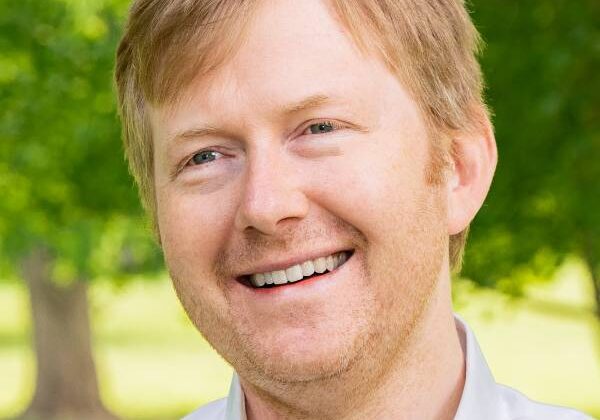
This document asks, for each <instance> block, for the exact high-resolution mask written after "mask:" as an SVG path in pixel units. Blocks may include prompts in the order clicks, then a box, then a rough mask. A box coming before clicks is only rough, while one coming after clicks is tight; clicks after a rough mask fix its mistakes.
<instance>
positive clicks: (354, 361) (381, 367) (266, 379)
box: [171, 209, 447, 418]
mask: <svg viewBox="0 0 600 420" xmlns="http://www.w3.org/2000/svg"><path fill="white" fill-rule="evenodd" d="M421 215H422V216H423V215H424V216H423V217H424V218H425V219H428V220H420V221H417V223H415V225H417V228H416V229H415V230H414V231H410V230H409V231H408V232H406V231H405V232H402V234H401V235H399V237H398V238H397V239H396V240H393V241H390V246H389V247H388V248H387V249H382V250H380V251H379V253H380V254H379V255H369V256H367V258H365V261H364V264H363V272H364V273H365V275H366V277H367V283H368V284H369V285H370V284H371V283H372V282H393V283H394V284H393V285H391V284H388V285H387V286H385V287H381V288H379V289H378V290H380V291H381V292H380V293H379V295H375V296H374V297H373V299H372V300H371V301H369V302H368V304H366V305H365V306H364V309H365V310H363V312H362V313H360V314H356V315H357V316H358V318H359V319H358V320H357V321H358V322H360V321H362V322H363V326H362V328H361V329H360V330H359V331H358V333H357V334H356V335H355V337H354V338H353V340H351V342H350V344H349V345H347V346H346V347H344V348H340V349H339V350H340V351H339V352H337V353H334V354H327V355H325V357H324V358H323V359H321V360H315V361H313V363H311V364H310V365H304V366H299V365H297V364H294V363H293V362H292V363H289V362H285V361H283V362H282V363H273V360H269V358H268V356H265V354H264V352H261V349H260V348H257V347H256V346H255V344H254V343H255V342H256V337H253V336H252V334H249V333H248V332H247V330H242V328H241V327H242V326H241V325H239V323H236V322H235V321H234V320H235V318H234V317H235V314H234V313H233V312H232V311H231V309H230V308H223V307H218V305H213V302H210V301H207V300H206V299H202V297H201V296H200V294H199V292H198V291H197V289H196V288H197V284H198V282H197V281H196V282H194V281H193V280H192V283H191V284H186V283H185V281H184V280H183V279H181V278H178V276H177V275H175V273H174V272H173V271H171V277H172V279H173V284H174V287H175V290H176V292H177V295H178V297H179V299H180V300H181V302H182V304H183V306H184V308H185V309H186V312H187V313H188V315H189V317H190V319H191V320H192V322H193V323H194V324H195V325H196V327H197V328H198V330H199V331H200V332H201V333H202V334H203V335H204V336H205V338H206V339H207V341H208V342H209V343H211V345H212V346H213V347H214V348H215V349H216V350H217V352H219V353H220V354H221V356H222V357H224V358H225V360H227V361H228V362H229V363H230V364H231V365H232V366H233V367H234V368H235V369H236V371H237V372H238V374H239V375H240V377H241V378H243V382H244V383H245V384H248V385H249V386H251V387H252V389H253V390H254V391H255V392H256V393H257V394H260V395H262V397H263V398H264V399H265V400H270V401H271V402H272V404H274V405H276V406H279V409H280V411H281V412H288V413H289V414H290V418H291V415H292V413H296V414H298V413H302V412H304V413H305V415H306V416H307V417H314V416H315V415H316V416H317V417H321V418H328V417H329V416H330V415H331V416H333V417H335V416H336V415H339V413H340V410H341V409H342V408H343V409H346V410H349V409H351V408H352V407H353V406H358V405H360V404H362V402H364V401H365V400H367V399H368V398H369V397H370V396H371V395H372V394H373V392H375V391H376V389H377V387H378V385H379V384H381V383H382V382H383V381H384V380H385V377H386V375H388V374H389V372H390V371H391V370H393V369H396V370H398V369H400V370H402V369H403V365H405V364H407V363H410V360H408V359H407V355H408V349H409V348H410V346H411V342H412V337H413V336H414V335H415V333H416V332H417V331H418V330H419V329H420V327H421V324H422V320H423V318H424V315H425V313H426V311H427V309H428V307H429V306H430V303H431V301H432V297H433V295H434V293H435V290H436V286H437V283H438V279H439V275H440V270H441V267H442V262H443V260H444V252H447V236H446V237H444V231H443V226H441V225H440V223H439V221H440V220H441V215H440V214H438V212H437V211H435V212H432V211H431V209H425V211H423V212H422V214H421ZM436 219H437V220H436ZM414 222H415V221H414V220H413V223H414ZM422 226H427V228H426V229H422ZM402 236H404V237H412V240H411V241H410V242H409V243H407V242H406V240H405V239H404V240H403V238H402ZM403 242H404V243H403ZM399 244H402V245H399ZM365 249H368V248H365ZM370 261H378V262H377V267H374V266H372V264H370V263H369V262H370ZM381 267H384V269H376V268H381ZM407 267H410V269H407ZM390 290H395V291H397V293H384V292H385V291H390ZM323 390H327V392H323ZM336 400H337V401H338V403H334V401H336ZM303 401H305V402H307V403H308V402H310V403H309V405H307V406H304V407H303V406H302V405H303ZM339 401H344V402H345V406H344V407H340V406H339ZM317 407H318V410H319V412H318V413H315V412H312V413H309V411H310V410H311V409H317Z"/></svg>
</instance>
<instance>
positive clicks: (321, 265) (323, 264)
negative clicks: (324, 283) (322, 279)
mask: <svg viewBox="0 0 600 420" xmlns="http://www.w3.org/2000/svg"><path fill="white" fill-rule="evenodd" d="M325 270H327V259H326V258H323V257H321V258H317V259H316V260H315V271H316V272H317V273H319V274H321V273H324V272H325Z"/></svg>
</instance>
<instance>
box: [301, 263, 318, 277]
mask: <svg viewBox="0 0 600 420" xmlns="http://www.w3.org/2000/svg"><path fill="white" fill-rule="evenodd" d="M314 273H315V266H314V265H313V263H312V261H305V262H303V263H302V275H303V276H304V277H308V276H312V275H313V274H314Z"/></svg>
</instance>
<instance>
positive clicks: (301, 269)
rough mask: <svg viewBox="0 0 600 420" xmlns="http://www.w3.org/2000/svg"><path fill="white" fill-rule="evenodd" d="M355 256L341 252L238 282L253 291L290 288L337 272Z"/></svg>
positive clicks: (248, 277) (244, 277)
mask: <svg viewBox="0 0 600 420" xmlns="http://www.w3.org/2000/svg"><path fill="white" fill-rule="evenodd" d="M353 254H354V250H349V251H341V252H337V253H335V254H331V255H328V256H326V257H320V258H316V259H314V260H308V261H304V262H302V263H300V264H296V265H293V266H291V267H288V268H285V269H282V270H276V271H270V272H267V273H256V274H251V275H244V276H241V277H239V278H238V281H239V282H240V283H242V284H243V285H245V286H247V287H251V288H253V289H270V288H276V287H283V286H289V285H292V284H296V283H301V282H303V281H305V280H308V279H312V278H318V277H322V276H323V275H325V274H328V273H330V272H333V271H336V270H337V269H339V268H340V267H341V266H343V265H344V264H345V263H346V262H347V261H348V260H349V259H350V258H351V257H352V255H353Z"/></svg>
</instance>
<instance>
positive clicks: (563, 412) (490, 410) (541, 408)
mask: <svg viewBox="0 0 600 420" xmlns="http://www.w3.org/2000/svg"><path fill="white" fill-rule="evenodd" d="M454 319H455V322H456V328H457V331H458V333H459V337H460V339H461V344H462V345H463V350H464V353H465V360H466V377H465V386H464V388H463V393H462V396H461V399H460V404H459V406H458V410H457V412H456V416H455V417H454V420H591V419H592V418H591V417H589V416H587V415H585V414H583V413H581V412H579V411H576V410H572V409H569V408H565V407H559V406H555V405H548V404H542V403H538V402H535V401H532V400H530V399H529V398H527V397H526V396H525V395H523V394H521V393H520V392H519V391H516V390H514V389H512V388H510V387H508V386H505V385H501V384H498V383H496V381H495V380H494V377H493V376H492V372H490V369H489V367H488V365H487V362H486V361H485V358H484V357H483V353H482V352H481V349H480V348H479V344H478V343H477V340H476V339H475V336H474V334H473V332H472V331H471V329H470V328H469V326H468V325H467V324H466V323H465V321H463V320H462V319H461V318H460V317H459V316H458V315H456V314H455V315H454ZM183 420H247V419H246V408H245V400H244V393H243V391H242V388H241V386H240V382H239V380H238V377H237V375H236V374H235V373H234V374H233V379H232V381H231V387H230V389H229V395H228V396H227V398H223V399H220V400H217V401H214V402H212V403H210V404H207V405H205V406H204V407H201V408H199V409H198V410H196V411H194V412H193V413H191V414H189V415H188V416H186V417H185V418H184V419H183Z"/></svg>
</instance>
